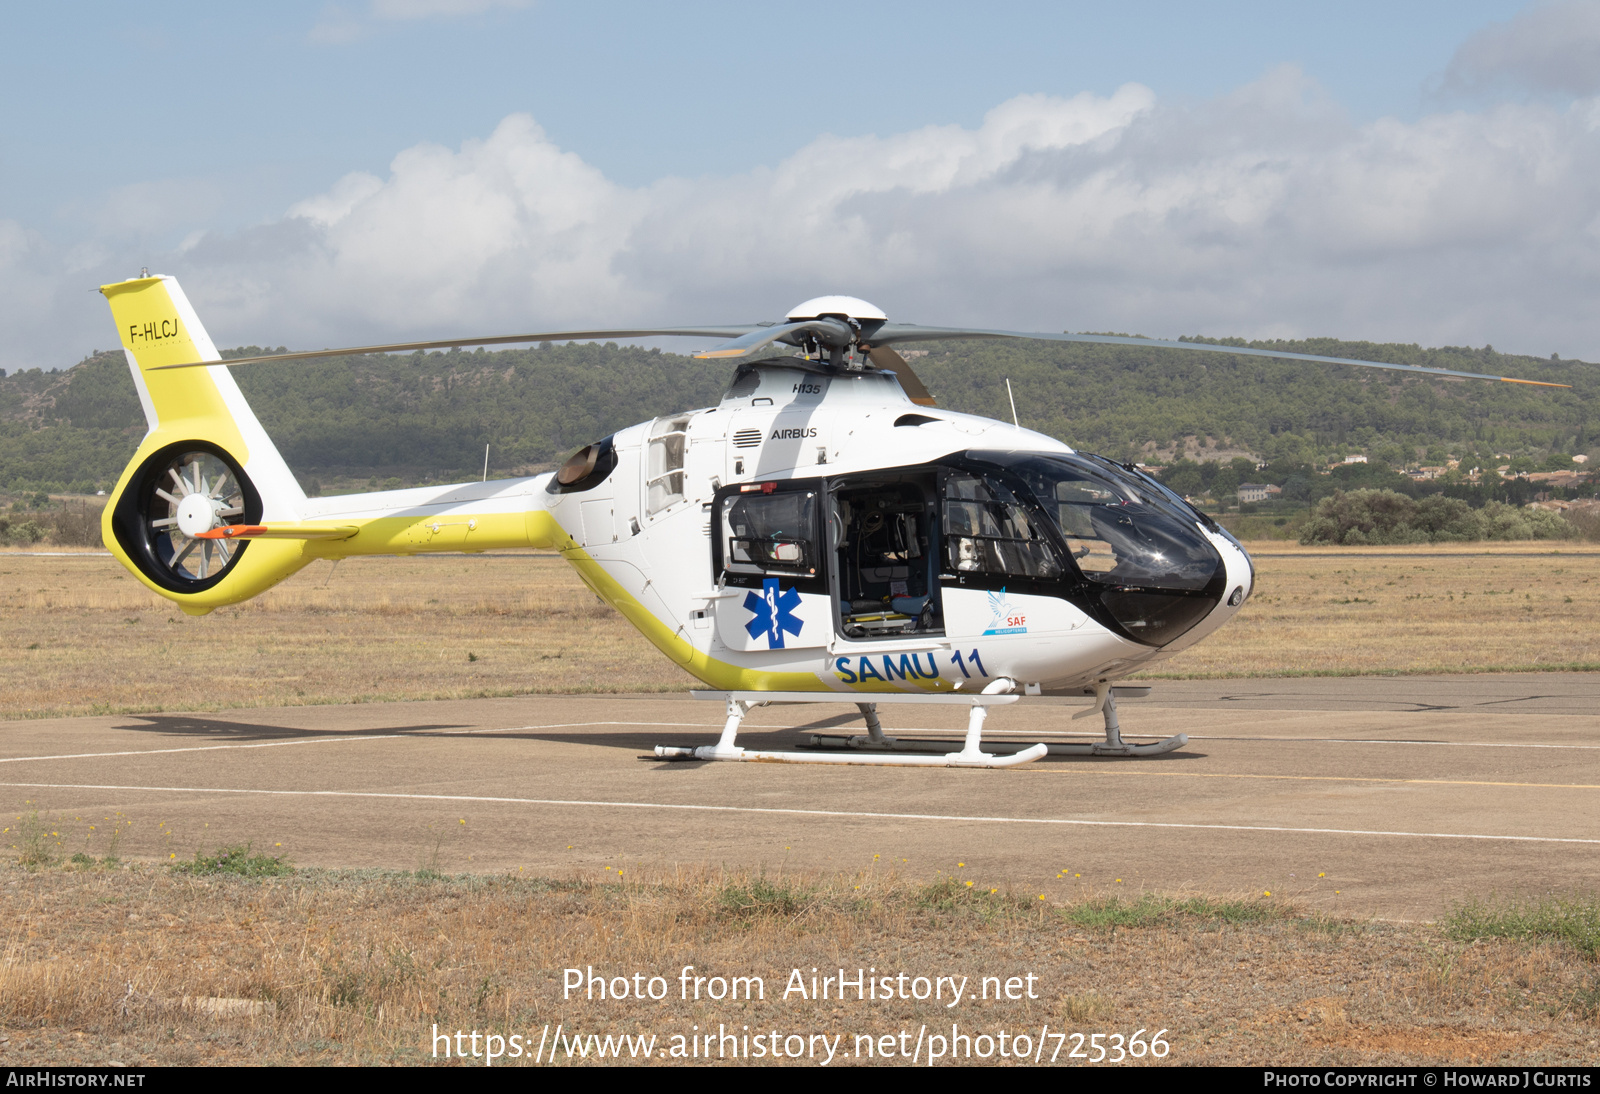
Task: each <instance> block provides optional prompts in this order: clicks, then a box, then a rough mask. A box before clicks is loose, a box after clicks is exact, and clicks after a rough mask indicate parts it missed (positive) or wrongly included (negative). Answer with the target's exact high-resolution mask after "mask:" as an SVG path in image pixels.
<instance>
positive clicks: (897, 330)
mask: <svg viewBox="0 0 1600 1094" xmlns="http://www.w3.org/2000/svg"><path fill="white" fill-rule="evenodd" d="M967 338H1032V339H1035V340H1038V341H1041V342H1089V343H1093V344H1095V345H1108V346H1140V347H1144V346H1154V347H1157V348H1159V349H1188V350H1200V351H1201V352H1203V353H1232V354H1236V355H1238V356H1241V357H1273V358H1277V359H1279V360H1285V361H1310V362H1312V363H1314V364H1319V365H1360V366H1361V367H1363V368H1381V369H1388V370H1390V371H1392V372H1416V373H1421V374H1424V375H1429V376H1459V377H1461V378H1463V379H1467V380H1499V381H1501V382H1502V383H1507V384H1533V385H1535V386H1537V387H1566V388H1570V387H1571V386H1572V385H1571V384H1553V383H1550V382H1548V381H1546V380H1519V379H1517V378H1516V377H1515V376H1491V375H1489V374H1488V373H1484V372H1459V371H1457V370H1455V369H1449V368H1430V367H1428V366H1426V365H1396V364H1392V363H1390V362H1388V361H1362V360H1358V359H1357V358H1354V357H1319V356H1317V355H1316V354H1313V353H1290V352H1289V351H1287V350H1276V349H1251V348H1247V347H1244V346H1217V345H1212V344H1211V343H1210V342H1169V341H1166V340H1164V339H1160V338H1124V337H1122V336H1121V335H1115V334H1044V333H1035V332H1030V331H1016V330H982V329H965V328H961V327H919V326H916V325H914V324H911V323H885V324H884V325H883V326H881V327H879V328H878V330H877V331H876V332H875V333H874V334H873V336H872V343H873V345H874V346H887V345H890V344H891V343H894V344H898V343H902V342H945V341H950V340H952V339H967Z"/></svg>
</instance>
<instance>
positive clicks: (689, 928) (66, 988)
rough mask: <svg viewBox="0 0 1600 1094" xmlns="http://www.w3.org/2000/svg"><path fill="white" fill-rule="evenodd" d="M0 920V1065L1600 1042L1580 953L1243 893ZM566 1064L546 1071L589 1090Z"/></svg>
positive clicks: (833, 895)
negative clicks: (856, 990) (592, 984)
mask: <svg viewBox="0 0 1600 1094" xmlns="http://www.w3.org/2000/svg"><path fill="white" fill-rule="evenodd" d="M0 900H3V903H4V905H5V907H6V908H7V916H6V931H5V936H4V937H5V952H4V955H3V958H0V1065H5V1064H27V1065H41V1064H87V1065H104V1064H107V1063H109V1062H111V1061H116V1062H118V1063H121V1064H126V1065H129V1066H135V1067H137V1066H140V1065H151V1064H181V1065H211V1064H257V1063H267V1064H272V1063H353V1064H379V1063H423V1062H432V1061H433V1059H434V1057H433V1055H432V1053H433V1045H434V1042H433V1041H432V1032H433V1028H434V1026H435V1025H436V1024H437V1026H438V1027H440V1028H441V1029H443V1030H445V1031H447V1032H451V1033H453V1032H454V1031H455V1030H458V1029H460V1030H464V1031H472V1030H477V1031H479V1032H481V1033H484V1034H489V1033H493V1034H496V1035H498V1036H500V1037H501V1038H503V1039H504V1040H503V1041H502V1048H503V1050H505V1051H509V1046H511V1045H515V1044H517V1042H512V1041H510V1040H509V1038H510V1036H511V1035H513V1034H515V1035H519V1036H520V1037H521V1038H523V1042H524V1043H525V1044H526V1046H527V1048H526V1055H525V1056H524V1057H523V1058H521V1059H520V1060H513V1059H502V1060H500V1061H499V1062H500V1063H502V1064H509V1063H523V1064H526V1063H531V1062H533V1061H532V1060H530V1059H528V1057H529V1056H532V1054H533V1052H534V1049H535V1046H536V1045H537V1044H538V1043H539V1041H540V1039H541V1031H549V1032H554V1031H555V1028H556V1026H557V1025H558V1024H559V1025H560V1026H561V1029H562V1030H563V1031H564V1032H565V1034H566V1035H568V1036H569V1037H570V1036H572V1035H577V1036H578V1037H580V1038H587V1037H588V1035H591V1034H598V1035H601V1036H605V1035H608V1034H609V1035H614V1036H615V1035H628V1036H649V1035H651V1034H654V1035H655V1037H656V1041H655V1050H654V1051H653V1052H651V1053H650V1054H649V1055H650V1056H651V1057H652V1062H654V1063H672V1062H691V1063H692V1062H695V1061H694V1060H693V1059H692V1058H691V1059H690V1060H688V1061H675V1060H673V1059H672V1058H671V1057H670V1055H668V1054H669V1053H670V1051H671V1049H672V1047H673V1042H672V1040H671V1038H672V1036H673V1035H674V1034H679V1035H692V1033H693V1030H694V1027H698V1029H699V1031H701V1032H704V1031H707V1030H710V1031H712V1032H715V1031H716V1030H717V1029H718V1028H719V1026H726V1027H729V1028H730V1029H731V1030H732V1031H734V1032H735V1033H737V1034H738V1035H739V1036H743V1033H744V1031H745V1030H748V1031H749V1032H751V1033H752V1034H765V1033H767V1032H768V1031H775V1032H777V1033H778V1034H779V1035H780V1038H782V1040H783V1042H784V1043H785V1044H786V1045H788V1046H790V1048H789V1051H791V1052H793V1051H795V1050H796V1048H797V1047H798V1045H799V1043H800V1042H798V1041H789V1040H788V1038H789V1037H790V1036H791V1035H796V1034H798V1035H805V1036H807V1037H809V1035H812V1034H818V1033H820V1034H824V1035H826V1036H828V1037H829V1038H830V1039H832V1038H835V1037H840V1038H842V1040H840V1041H837V1042H835V1046H836V1048H835V1051H837V1052H839V1053H840V1054H841V1055H840V1058H838V1059H836V1060H835V1061H834V1063H835V1064H836V1065H837V1064H844V1063H856V1062H862V1063H867V1062H874V1063H880V1064H881V1063H885V1062H891V1061H885V1060H884V1059H882V1058H881V1057H878V1056H875V1057H874V1058H873V1059H872V1060H857V1059H852V1058H850V1055H849V1054H851V1053H852V1052H854V1051H859V1050H860V1045H859V1044H858V1042H857V1041H856V1040H855V1038H856V1036H857V1035H863V1036H867V1035H870V1036H871V1037H873V1038H874V1039H876V1038H878V1037H881V1036H883V1035H885V1034H898V1033H899V1032H901V1031H906V1032H907V1034H908V1036H907V1038H906V1040H905V1041H903V1042H901V1041H899V1040H898V1039H896V1041H895V1042H894V1043H895V1044H896V1046H897V1050H899V1051H903V1052H904V1054H905V1056H908V1057H909V1056H910V1055H911V1051H912V1045H913V1043H914V1042H915V1041H916V1038H917V1033H918V1030H919V1028H921V1029H925V1030H926V1031H927V1032H929V1033H933V1034H948V1033H949V1032H950V1031H951V1024H952V1023H955V1024H957V1025H958V1026H959V1027H960V1030H961V1031H963V1032H965V1033H967V1034H968V1035H969V1036H971V1035H976V1034H988V1035H989V1036H990V1037H991V1038H994V1037H995V1035H996V1034H997V1033H998V1032H999V1031H1000V1030H1002V1029H1003V1030H1006V1031H1007V1033H1008V1035H1010V1036H1015V1035H1016V1034H1018V1033H1024V1034H1027V1035H1029V1036H1030V1046H1029V1047H1030V1049H1031V1048H1032V1047H1033V1046H1035V1045H1038V1044H1039V1043H1040V1040H1039V1034H1040V1033H1041V1032H1045V1034H1046V1036H1045V1038H1044V1042H1043V1044H1044V1047H1043V1049H1042V1055H1043V1059H1044V1060H1045V1061H1048V1059H1049V1057H1050V1056H1051V1054H1052V1052H1053V1051H1055V1052H1059V1056H1058V1058H1057V1061H1056V1062H1057V1064H1058V1066H1059V1065H1065V1064H1068V1063H1079V1064H1081V1063H1085V1062H1089V1061H1088V1060H1086V1059H1077V1060H1074V1059H1071V1058H1070V1057H1069V1056H1068V1053H1070V1052H1071V1051H1072V1050H1073V1049H1074V1048H1079V1049H1080V1051H1083V1052H1084V1053H1086V1054H1088V1053H1089V1052H1090V1047H1091V1043H1086V1042H1078V1043H1076V1044H1075V1043H1074V1042H1073V1041H1072V1040H1071V1039H1070V1038H1069V1039H1066V1040H1054V1039H1053V1037H1052V1034H1053V1033H1066V1034H1069V1035H1070V1034H1073V1033H1081V1034H1086V1035H1087V1034H1095V1033H1102V1034H1112V1033H1120V1034H1121V1035H1122V1036H1123V1037H1124V1038H1126V1037H1128V1036H1129V1035H1131V1034H1133V1033H1134V1032H1135V1031H1136V1030H1143V1031H1144V1037H1145V1038H1149V1037H1151V1036H1152V1035H1154V1034H1156V1033H1157V1031H1164V1034H1163V1039H1164V1041H1165V1042H1166V1043H1167V1044H1168V1045H1170V1052H1169V1054H1168V1055H1167V1056H1166V1058H1165V1061H1164V1062H1166V1063H1168V1064H1267V1063H1287V1062H1294V1063H1299V1064H1307V1065H1309V1064H1325V1065H1363V1064H1365V1065H1373V1064H1402V1063H1405V1064H1419V1063H1430V1064H1455V1065H1462V1064H1473V1063H1515V1064H1517V1065H1519V1066H1522V1065H1526V1064H1530V1063H1545V1064H1567V1065H1569V1066H1570V1065H1573V1064H1578V1063H1586V1062H1589V1061H1592V1060H1593V1059H1594V1056H1595V1047H1596V1036H1597V1032H1600V1029H1597V1026H1596V1007H1597V1005H1600V976H1597V974H1596V968H1595V963H1594V961H1593V959H1592V949H1593V944H1594V941H1595V939H1594V937H1592V936H1591V935H1587V934H1579V935H1578V936H1577V937H1576V941H1574V940H1572V939H1568V940H1565V941H1563V940H1555V939H1551V940H1544V941H1537V940H1527V939H1507V938H1496V937H1483V935H1485V934H1486V933H1488V934H1492V933H1493V932H1492V931H1491V932H1485V931H1483V930H1481V929H1473V927H1472V924H1471V923H1470V922H1464V921H1465V920H1469V919H1470V917H1458V918H1457V920H1456V921H1451V922H1447V923H1445V924H1443V925H1441V926H1433V925H1416V924H1386V923H1380V922H1371V921H1364V922H1358V921H1339V920H1332V919H1327V918H1323V917H1315V916H1307V915H1305V914H1302V913H1301V912H1300V911H1298V910H1297V909H1296V908H1295V906H1294V905H1293V904H1292V903H1290V902H1286V901H1283V900H1282V899H1281V898H1279V897H1277V896H1275V897H1273V898H1271V899H1268V898H1265V897H1262V896H1261V895H1260V894H1257V895H1256V896H1255V897H1253V898H1236V899H1217V898H1204V897H1182V896H1179V897H1154V896H1149V895H1145V896H1139V897H1132V898H1130V897H1123V898H1120V899H1118V898H1109V897H1105V896H1102V895H1098V894H1095V893H1092V892H1083V893H1081V894H1079V897H1078V899H1076V900H1075V901H1073V902H1070V903H1067V904H1064V905H1049V906H1047V905H1045V904H1042V903H1040V902H1039V901H1038V900H1036V899H1035V898H1033V897H1032V896H1030V895H1029V894H1011V893H1005V892H992V891H989V890H986V889H984V888H982V887H975V888H971V889H968V888H965V887H963V886H961V885H960V884H958V883H956V882H954V881H951V880H943V881H936V882H934V883H932V884H928V883H924V882H911V881H908V880H905V879H901V878H898V877H896V876H894V875H893V874H892V873H884V874H874V873H867V874H863V875H859V876H855V877H849V878H845V877H836V878H832V879H821V878H815V877H810V878H807V877H783V876H759V875H749V874H731V875H730V874H723V873H721V872H718V871H713V870H703V869H701V870H688V871H683V872H680V873H677V874H674V875H671V876H666V877H658V878H648V879H645V878H641V879H633V878H627V879H620V880H615V881H610V882H594V881H584V880H576V879H575V880H567V881H559V880H548V879H541V880H534V879H521V878H517V877H499V878H473V877H457V878H440V877H438V876H437V875H428V874H425V873H424V874H421V875H417V874H411V875H406V874H372V873H367V874H361V873H353V872H343V873H334V872H323V871H306V872H303V873H301V874H298V875H293V876H288V877H266V878H246V877H233V876H217V875H212V876H198V877H197V876H187V875H183V874H179V873H177V872H175V871H173V870H171V869H169V868H167V867H162V866H133V867H129V866H120V867H119V866H111V867H107V866H104V865H99V864H94V865H85V866H82V867H73V866H71V865H66V866H59V865H58V866H43V867H35V868H34V869H32V870H27V871H25V870H24V869H22V868H21V867H11V868H0ZM1586 911H1587V914H1588V915H1589V919H1590V920H1592V919H1593V911H1594V909H1593V907H1592V906H1590V907H1588V908H1587V909H1586ZM1585 924H1586V928H1587V929H1589V930H1591V931H1592V930H1593V928H1594V924H1593V923H1592V922H1588V921H1585ZM1464 927H1465V928H1466V929H1463V928H1464ZM1475 935H1476V936H1477V937H1474V936H1475ZM1585 946H1587V947H1588V949H1587V951H1586V949H1585ZM685 965H692V966H694V969H695V973H696V974H697V975H701V976H705V977H708V978H709V977H715V976H721V977H724V978H728V977H732V976H760V977H762V979H763V982H764V995H765V997H764V1000H756V1001H745V1000H743V999H741V1000H740V1001H738V1002H733V1001H730V1000H726V999H725V1000H724V1001H722V1002H716V1001H712V1000H708V999H705V998H702V999H701V1000H699V1001H698V1002H697V1001H695V1000H693V999H690V1000H687V1001H685V1000H683V999H682V998H681V988H680V981H679V972H680V970H681V969H682V968H683V966H685ZM573 966H577V967H589V966H592V967H593V968H594V970H595V971H597V972H601V973H603V974H604V975H606V976H616V975H627V976H631V975H632V974H633V973H635V972H642V973H644V974H645V976H646V977H649V976H652V975H661V976H662V977H663V981H664V982H665V984H666V987H663V988H661V989H660V991H661V992H662V994H664V995H665V998H664V999H662V1000H660V1001H652V1000H649V999H646V1000H644V1001H642V1002H640V1001H635V1000H633V999H628V1000H624V1001H616V1000H607V1001H605V1002H601V1001H599V1000H594V1001H590V1000H587V999H584V998H583V997H582V993H578V997H577V998H573V999H568V1000H565V1001H564V1000H563V998H562V986H563V984H564V982H565V981H564V979H563V977H564V971H563V970H564V969H566V968H568V967H573ZM813 967H814V968H816V969H818V970H820V972H821V974H827V973H829V972H831V971H833V970H837V969H839V968H841V967H842V968H844V969H849V970H854V969H857V968H862V967H869V968H872V969H875V970H877V971H878V972H879V973H882V974H888V975H897V974H899V973H906V974H907V975H908V976H911V977H915V976H927V977H929V978H932V977H935V976H957V977H966V978H968V984H969V986H970V989H969V990H970V993H971V994H969V995H968V997H967V999H966V1000H965V1002H963V1003H962V1004H960V1005H959V1006H958V1007H955V1008H951V1007H949V1006H947V1005H946V1003H947V1002H948V999H949V996H948V994H946V997H945V1000H944V1001H936V1000H929V1001H925V1002H917V1001H915V1000H899V999H896V1000H894V1001H892V1002H884V1001H882V1000H879V1001H877V1002H874V1001H872V1000H870V999H869V1000H866V1001H858V1000H857V999H855V998H853V997H847V998H846V999H845V1000H844V1001H843V1002H841V1001H839V1000H838V998H837V996H836V995H833V996H831V997H830V998H829V999H827V1000H823V1001H816V1000H810V999H802V998H797V997H794V996H790V997H789V998H787V999H785V998H784V995H783V992H784V989H785V987H786V986H788V985H789V983H790V981H789V977H790V974H791V970H793V969H796V968H798V969H801V970H803V971H802V976H803V977H804V978H805V979H806V980H809V978H810V970H811V969H812V968H813ZM1026 974H1032V975H1033V976H1034V977H1035V978H1036V979H1035V981H1033V982H1032V988H1033V991H1034V994H1035V996H1036V998H1034V999H1027V998H1021V999H1018V1000H1017V1001H1015V1002H1011V1001H995V1000H993V999H991V1000H989V1001H986V1002H985V1001H976V1002H975V1001H974V1000H973V998H972V997H971V996H972V995H973V994H976V993H977V989H978V986H979V984H980V983H981V979H982V978H983V977H986V976H994V977H997V978H999V979H998V980H997V985H996V986H997V987H998V984H999V982H1001V981H1004V980H1005V979H1008V978H1010V977H1013V976H1015V977H1019V978H1020V977H1022V976H1024V975H1026ZM851 975H852V976H853V975H854V974H853V973H852V974H851ZM1023 983H1024V982H1023V981H1022V980H1021V979H1019V980H1018V981H1017V984H1018V988H1019V990H1018V992H1017V994H1018V995H1023V994H1024V991H1025V989H1023V987H1022V985H1023ZM808 986H809V985H808ZM707 990H708V991H710V990H714V989H713V988H712V987H711V985H710V983H709V981H708V985H707ZM913 990H914V985H913ZM1045 1027H1047V1029H1045ZM567 1043H568V1044H570V1043H571V1042H567ZM876 1043H877V1044H878V1045H879V1046H881V1044H882V1042H876ZM1101 1043H1102V1044H1108V1045H1109V1043H1110V1042H1109V1041H1102V1042H1101ZM483 1044H484V1045H485V1046H486V1045H487V1042H484V1043H483ZM746 1044H748V1042H746ZM933 1044H934V1042H933V1041H931V1040H930V1041H928V1042H927V1043H926V1045H924V1046H923V1047H922V1048H920V1049H919V1050H918V1051H919V1052H920V1053H921V1059H920V1060H918V1062H919V1063H921V1064H923V1065H926V1064H927V1063H928V1059H927V1049H928V1047H931V1046H932V1045H933ZM808 1045H809V1042H808ZM901 1046H903V1048H902V1047H901ZM809 1048H811V1049H815V1050H816V1051H817V1052H818V1055H819V1057H820V1055H821V1051H822V1050H821V1049H820V1047H818V1046H815V1045H809ZM996 1049H997V1045H996V1041H995V1040H991V1041H990V1044H989V1051H990V1056H991V1058H990V1062H991V1063H995V1062H1012V1063H1015V1062H1017V1061H1016V1060H1015V1059H1012V1060H1010V1061H1004V1060H1000V1059H999V1058H998V1057H997V1056H995V1055H993V1054H994V1053H995V1052H996ZM958 1051H959V1050H958ZM976 1051H977V1052H982V1051H983V1047H982V1044H981V1043H979V1045H978V1047H977V1048H976ZM590 1052H591V1056H590V1058H589V1059H588V1060H584V1059H583V1058H581V1057H569V1056H568V1054H567V1053H566V1052H565V1051H563V1052H562V1053H560V1054H558V1056H557V1060H556V1062H558V1063H560V1064H562V1065H566V1064H569V1063H570V1064H581V1063H585V1062H587V1063H594V1062H597V1061H596V1060H595V1058H594V1056H593V1052H594V1049H593V1046H592V1043H590ZM663 1056H666V1058H665V1059H663ZM441 1062H444V1061H442V1060H441ZM451 1062H460V1061H458V1060H457V1061H451ZM469 1062H471V1061H469ZM482 1062H483V1061H482V1060H481V1059H480V1060H478V1061H477V1063H479V1064H480V1065H481V1064H482ZM544 1062H545V1063H546V1064H548V1063H549V1062H550V1060H549V1055H548V1051H547V1052H546V1054H545V1057H544ZM622 1062H624V1063H627V1062H639V1063H642V1062H643V1060H642V1059H640V1060H635V1059H634V1058H632V1057H631V1056H629V1055H627V1053H626V1052H624V1059H623V1061H622ZM739 1062H743V1061H742V1060H741V1061H739ZM755 1062H761V1061H755ZM765 1062H769V1063H770V1062H772V1061H771V1060H770V1058H769V1059H768V1060H766V1061H765ZM794 1062H800V1063H813V1064H814V1063H818V1062H821V1061H820V1059H811V1060H800V1061H794ZM892 1062H895V1063H901V1064H905V1063H910V1062H911V1061H910V1060H909V1059H896V1060H894V1061H892ZM944 1062H947V1063H948V1062H951V1061H950V1060H948V1058H947V1059H946V1060H945V1061H944ZM961 1062H967V1061H965V1060H963V1061H961ZM972 1062H982V1061H979V1060H973V1061H972ZM1130 1062H1143V1063H1150V1062H1152V1060H1151V1059H1150V1058H1149V1057H1148V1056H1146V1057H1145V1058H1144V1060H1142V1061H1130Z"/></svg>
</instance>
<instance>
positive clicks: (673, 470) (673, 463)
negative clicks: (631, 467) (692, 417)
mask: <svg viewBox="0 0 1600 1094" xmlns="http://www.w3.org/2000/svg"><path fill="white" fill-rule="evenodd" d="M688 441H689V415H687V414H683V415H680V416H678V417H676V418H657V419H656V423H655V425H653V426H651V427H650V442H649V444H648V446H647V449H648V456H647V459H648V460H649V464H648V471H647V474H646V476H645V491H646V498H645V514H646V515H647V516H652V517H653V516H655V515H656V514H657V513H659V512H661V511H662V510H663V509H668V508H671V507H672V506H674V505H676V504H678V502H680V501H682V500H683V463H684V455H685V453H686V452H687V451H688V447H689V445H688Z"/></svg>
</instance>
